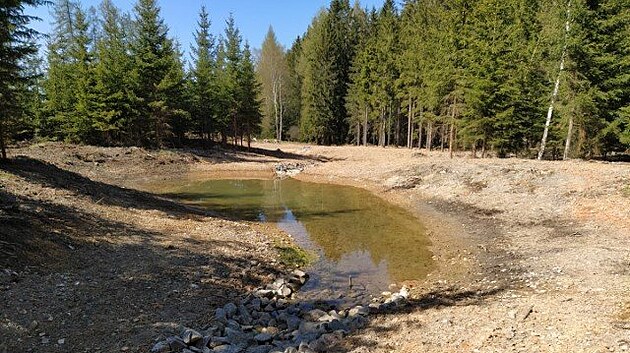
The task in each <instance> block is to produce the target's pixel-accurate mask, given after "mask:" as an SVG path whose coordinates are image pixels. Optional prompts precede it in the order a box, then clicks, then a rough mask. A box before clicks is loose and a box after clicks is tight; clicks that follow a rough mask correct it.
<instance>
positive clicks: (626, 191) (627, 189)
mask: <svg viewBox="0 0 630 353" xmlns="http://www.w3.org/2000/svg"><path fill="white" fill-rule="evenodd" d="M621 196H623V197H630V185H626V186H624V187H623V188H621Z"/></svg>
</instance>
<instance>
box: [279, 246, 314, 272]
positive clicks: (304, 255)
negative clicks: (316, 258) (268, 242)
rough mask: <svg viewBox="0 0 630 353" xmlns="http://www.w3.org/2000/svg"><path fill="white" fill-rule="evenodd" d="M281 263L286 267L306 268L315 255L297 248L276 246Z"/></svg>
mask: <svg viewBox="0 0 630 353" xmlns="http://www.w3.org/2000/svg"><path fill="white" fill-rule="evenodd" d="M275 248H276V250H277V251H278V254H279V255H280V262H281V263H282V264H283V265H285V266H290V267H304V266H306V265H308V264H309V263H311V261H313V255H311V254H309V253H308V252H307V251H305V250H304V249H301V248H299V247H297V246H281V245H276V246H275Z"/></svg>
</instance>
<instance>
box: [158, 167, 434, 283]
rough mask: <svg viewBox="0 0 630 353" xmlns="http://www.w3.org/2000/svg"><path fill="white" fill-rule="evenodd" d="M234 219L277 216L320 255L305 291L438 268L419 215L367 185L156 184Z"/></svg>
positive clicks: (409, 276)
mask: <svg viewBox="0 0 630 353" xmlns="http://www.w3.org/2000/svg"><path fill="white" fill-rule="evenodd" d="M151 189H153V191H154V192H155V191H158V192H160V193H162V194H165V195H167V196H169V197H171V198H175V199H179V200H181V201H183V202H186V203H189V204H194V205H197V206H202V207H205V208H207V209H209V210H212V211H215V212H218V213H220V214H225V215H227V216H229V217H231V218H236V219H242V220H247V221H260V222H272V223H275V224H276V225H277V226H278V227H279V228H280V229H282V230H284V231H286V232H287V233H288V234H290V235H291V236H292V237H293V239H294V240H295V242H296V243H297V245H299V246H300V247H302V248H303V249H305V250H307V251H308V252H310V253H312V254H314V255H315V260H314V261H313V262H312V264H311V265H310V266H309V267H308V268H307V269H306V270H307V271H308V272H309V274H310V275H311V280H310V281H309V282H308V284H307V286H306V287H305V288H303V290H305V291H308V290H322V289H331V290H333V291H334V290H337V289H340V288H344V287H348V284H349V278H350V277H351V278H352V283H353V285H354V286H359V287H362V288H364V289H365V290H366V291H368V292H372V293H375V292H379V291H383V290H387V288H388V287H389V285H390V284H391V283H398V284H399V283H401V282H404V281H407V280H421V279H423V278H425V277H426V275H427V273H428V272H429V271H430V270H431V269H432V267H433V264H432V259H431V256H432V254H431V252H430V251H429V249H428V247H429V245H430V244H429V240H428V238H427V236H426V234H425V228H424V227H423V225H422V224H421V223H420V221H419V219H418V218H416V217H415V216H414V215H412V214H411V213H410V212H408V211H407V210H405V209H403V208H401V207H398V206H395V205H393V204H390V203H388V202H386V201H384V200H382V199H381V198H379V197H377V196H376V195H374V194H372V193H370V192H369V191H367V190H363V189H359V188H355V187H351V186H341V185H332V184H319V183H311V182H304V181H298V180H295V179H284V180H280V179H229V180H228V179H211V180H173V181H168V182H161V183H160V184H159V185H153V187H151Z"/></svg>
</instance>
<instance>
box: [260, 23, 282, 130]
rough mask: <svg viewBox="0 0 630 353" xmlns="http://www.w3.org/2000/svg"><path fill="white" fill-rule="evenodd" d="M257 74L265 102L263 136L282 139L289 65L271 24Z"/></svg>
mask: <svg viewBox="0 0 630 353" xmlns="http://www.w3.org/2000/svg"><path fill="white" fill-rule="evenodd" d="M257 74H258V79H259V81H260V82H261V84H262V90H261V92H262V100H263V104H264V118H263V132H262V133H263V136H265V137H271V136H273V137H274V138H275V139H276V140H278V141H282V138H283V131H284V112H285V103H286V96H287V95H286V93H285V92H286V90H287V87H286V86H287V76H288V67H287V60H286V53H285V50H284V48H283V47H282V46H281V45H280V44H279V43H278V40H277V39H276V34H275V33H274V31H273V27H271V26H270V27H269V30H268V31H267V36H266V37H265V41H264V42H263V45H262V49H261V52H260V59H259V62H258V68H257ZM272 125H273V126H272Z"/></svg>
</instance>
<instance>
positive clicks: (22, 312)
mask: <svg viewBox="0 0 630 353" xmlns="http://www.w3.org/2000/svg"><path fill="white" fill-rule="evenodd" d="M256 147H257V148H259V149H257V150H255V151H254V152H251V153H247V152H221V151H212V152H199V151H188V152H175V151H174V152H168V151H163V152H151V151H144V150H141V149H103V148H92V147H78V146H68V145H61V144H47V145H38V146H32V147H28V148H22V149H18V150H14V151H13V152H12V154H13V155H22V156H23V157H19V158H17V159H15V160H14V162H12V163H11V164H9V165H6V166H2V167H0V184H1V185H2V187H0V201H1V202H0V206H2V207H1V209H0V222H2V228H1V229H0V252H2V257H0V268H7V269H12V270H13V271H16V273H17V274H13V273H9V272H7V271H5V274H3V275H0V276H2V277H0V281H2V282H0V352H2V350H3V348H4V350H5V351H7V352H14V351H19V350H21V351H29V350H30V351H37V352H62V351H72V352H80V351H90V352H93V351H102V352H109V351H119V350H129V351H145V350H146V348H147V347H148V346H149V345H150V341H151V340H152V339H154V338H157V337H158V336H159V335H164V334H166V333H167V332H168V331H169V330H173V331H176V330H177V329H178V325H182V324H183V325H192V326H194V327H201V326H203V325H204V324H205V323H207V322H208V320H210V317H209V316H210V313H211V312H212V310H213V308H214V307H215V306H217V305H221V304H223V303H224V302H226V301H227V300H228V299H229V298H230V297H232V296H234V295H237V294H239V293H243V292H245V291H247V290H248V289H249V288H251V287H253V286H256V285H258V284H260V283H262V282H264V281H265V280H269V279H270V278H272V275H273V273H275V272H276V271H278V270H279V268H280V267H279V266H276V265H273V264H271V261H269V259H274V258H275V257H276V254H275V253H274V252H273V251H272V243H271V240H270V238H268V237H266V236H265V234H266V233H270V232H271V233H275V232H273V230H271V229H263V228H261V227H260V226H256V225H252V224H247V223H244V222H240V221H237V220H236V221H235V220H225V219H222V218H221V217H220V216H218V215H214V214H211V213H206V212H204V211H201V210H197V209H193V208H189V207H186V206H183V205H180V204H177V203H175V202H172V201H169V200H165V199H162V198H160V197H157V196H155V195H152V194H150V193H147V192H143V191H140V190H142V185H144V182H145V181H148V180H155V179H157V178H170V177H173V176H181V175H184V174H194V175H202V176H209V177H216V176H229V175H243V173H245V172H247V173H252V172H259V173H270V171H271V170H272V168H273V167H274V166H275V165H276V164H278V163H294V164H295V163H297V164H301V165H303V166H304V167H305V171H304V172H303V173H302V174H300V175H299V176H298V177H299V178H301V179H305V180H313V181H319V182H330V183H339V184H349V185H354V186H359V187H363V188H366V189H369V190H371V191H373V192H374V193H376V194H377V195H379V196H381V197H383V198H385V199H387V200H389V201H391V202H394V203H396V204H399V205H402V206H404V207H407V208H409V209H410V210H412V211H413V212H415V213H416V214H417V215H418V216H419V217H421V218H422V220H423V222H424V223H425V224H426V225H427V228H428V229H429V231H430V236H431V240H432V242H433V251H434V254H435V255H434V256H435V258H436V259H437V260H438V261H437V262H438V263H439V264H440V265H441V266H439V268H438V269H437V270H436V271H435V272H434V273H432V274H431V276H430V277H429V278H427V279H425V280H422V281H417V282H415V283H409V284H410V285H413V286H414V299H413V300H412V301H411V303H410V305H409V306H408V307H406V308H405V309H404V310H402V311H399V312H392V313H388V314H383V315H380V316H378V317H374V318H373V319H372V320H371V323H370V325H369V327H368V328H367V329H365V330H363V331H362V332H360V333H358V334H355V335H352V336H351V337H350V338H349V339H348V340H347V341H346V345H345V346H341V347H337V350H338V351H340V352H349V351H353V352H390V351H397V352H398V351H399V352H521V351H523V352H611V351H612V352H615V351H627V350H629V349H630V296H629V295H628V293H629V292H628V289H629V285H630V282H629V278H630V253H629V252H628V249H630V246H629V245H630V244H629V242H630V165H628V164H612V163H601V162H585V161H569V162H537V161H529V160H517V159H504V160H499V159H483V160H482V159H476V160H473V159H470V158H469V157H467V156H464V155H461V156H457V157H456V158H455V159H452V160H451V159H448V158H447V157H446V155H445V154H442V153H440V152H431V153H427V152H426V151H418V150H414V151H410V150H404V149H382V148H362V147H317V146H306V145H297V144H296V145H288V144H282V145H276V144H260V145H257V146H256ZM134 188H135V189H134ZM263 233H265V234H263ZM253 250H255V251H253ZM140 259H141V260H140ZM409 261H413V259H409ZM261 263H265V264H267V263H269V264H270V265H269V266H263V265H260V264H261ZM256 264H258V265H256ZM252 265H253V267H252ZM61 339H63V341H58V340H61ZM46 342H48V343H46ZM58 342H63V343H62V344H60V343H58Z"/></svg>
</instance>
